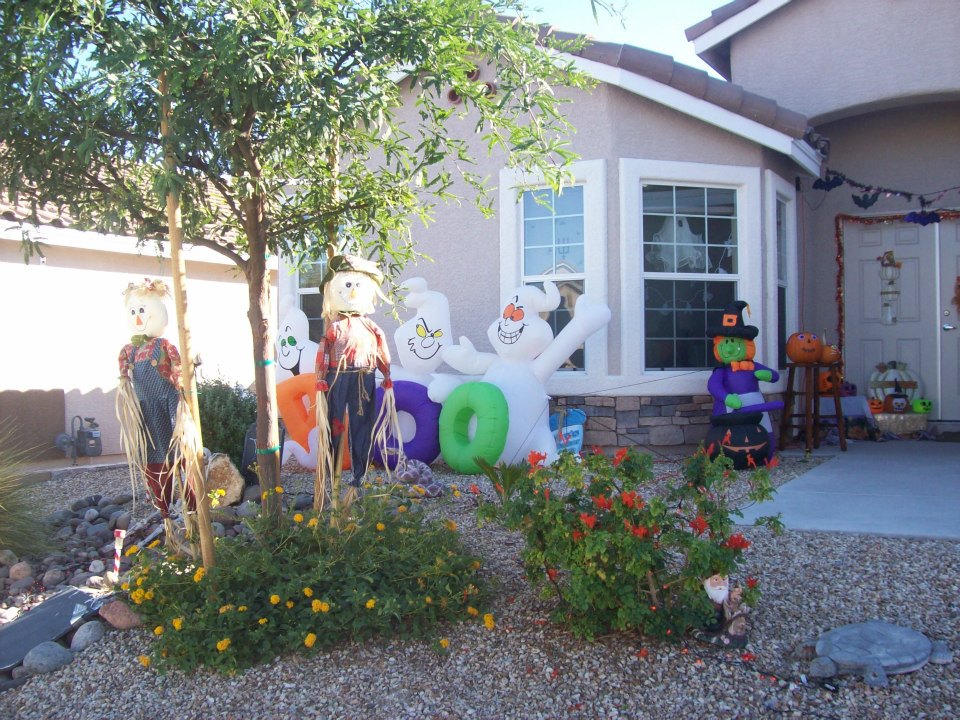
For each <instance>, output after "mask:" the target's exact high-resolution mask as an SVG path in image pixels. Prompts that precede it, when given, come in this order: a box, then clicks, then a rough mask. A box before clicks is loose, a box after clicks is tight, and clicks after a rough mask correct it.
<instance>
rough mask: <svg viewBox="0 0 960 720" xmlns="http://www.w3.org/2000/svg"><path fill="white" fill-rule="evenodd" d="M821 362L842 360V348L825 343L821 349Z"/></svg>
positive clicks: (827, 362)
mask: <svg viewBox="0 0 960 720" xmlns="http://www.w3.org/2000/svg"><path fill="white" fill-rule="evenodd" d="M820 362H822V363H826V364H827V365H833V364H834V363H838V362H840V348H839V347H838V346H836V345H824V346H823V350H821V351H820Z"/></svg>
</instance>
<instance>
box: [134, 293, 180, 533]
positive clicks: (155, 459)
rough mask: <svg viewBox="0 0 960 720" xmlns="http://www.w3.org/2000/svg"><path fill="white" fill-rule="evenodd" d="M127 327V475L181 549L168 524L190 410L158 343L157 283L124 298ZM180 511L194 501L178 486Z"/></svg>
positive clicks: (175, 359)
mask: <svg viewBox="0 0 960 720" xmlns="http://www.w3.org/2000/svg"><path fill="white" fill-rule="evenodd" d="M123 295H124V304H125V306H126V315H127V322H128V323H129V325H130V329H131V330H133V333H134V334H133V336H132V337H131V338H130V342H129V343H127V344H126V345H124V346H123V349H122V350H121V351H120V357H119V363H120V384H119V390H118V392H117V418H118V419H119V420H120V433H121V441H122V445H123V448H124V451H125V453H126V455H127V460H128V461H129V463H130V470H131V473H133V474H138V475H140V476H141V477H143V479H144V482H145V484H146V486H147V490H148V491H149V493H150V499H151V501H152V503H153V505H154V506H155V507H156V508H157V510H159V511H160V516H161V517H162V518H163V524H164V530H165V532H166V537H167V545H168V546H170V547H172V548H174V549H176V550H180V549H181V543H180V535H179V532H178V531H177V530H176V528H175V527H174V524H173V520H172V519H171V518H170V506H171V505H172V504H173V495H174V480H175V477H176V475H177V471H178V470H180V469H181V465H182V460H183V457H184V454H185V453H184V449H185V448H186V447H188V446H189V444H190V443H189V440H190V438H189V437H188V436H189V435H191V434H193V433H192V432H191V430H190V428H192V421H191V420H190V419H189V410H188V409H187V407H186V403H185V401H184V399H183V390H182V388H181V386H180V353H179V352H178V350H177V347H176V346H175V345H174V344H173V343H171V342H170V341H169V340H167V339H166V338H164V337H162V336H163V333H164V331H165V330H166V327H167V308H166V306H165V305H164V302H163V301H164V299H165V298H167V297H169V296H170V291H169V289H168V287H167V285H166V283H164V282H163V281H162V280H150V279H149V278H146V279H145V280H144V281H143V282H142V283H130V284H129V285H127V289H126V290H124V292H123ZM181 495H182V497H183V499H184V505H185V508H184V509H185V511H187V513H193V512H194V511H195V510H196V498H195V496H194V494H193V491H192V490H190V488H189V487H187V485H186V483H183V484H182V486H181Z"/></svg>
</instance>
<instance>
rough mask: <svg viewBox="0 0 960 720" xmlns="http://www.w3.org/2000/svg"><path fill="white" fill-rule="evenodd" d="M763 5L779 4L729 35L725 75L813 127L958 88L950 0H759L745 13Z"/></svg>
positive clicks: (958, 21) (954, 12) (956, 13)
mask: <svg viewBox="0 0 960 720" xmlns="http://www.w3.org/2000/svg"><path fill="white" fill-rule="evenodd" d="M764 5H770V6H773V5H783V7H781V8H779V9H777V10H776V11H775V12H772V13H771V14H769V15H767V16H766V17H764V18H762V19H761V20H759V21H757V22H756V23H754V24H752V25H750V26H749V27H747V28H745V29H744V30H743V31H741V32H739V33H737V34H736V35H734V36H733V37H732V38H731V40H730V66H731V79H732V80H733V81H734V82H737V83H739V84H741V85H743V86H744V87H746V88H749V89H750V90H752V91H753V92H756V93H759V94H761V95H766V96H768V97H772V98H775V99H776V100H777V101H778V102H780V103H782V104H783V105H786V106H787V107H789V108H792V109H794V110H797V111H799V112H802V113H805V114H806V115H808V116H809V117H810V119H811V121H812V122H813V124H814V125H816V126H818V129H819V126H820V124H821V123H823V122H826V121H829V120H831V119H834V118H836V117H842V116H845V115H851V114H860V113H862V112H865V111H868V110H875V109H881V108H883V107H889V106H891V105H900V104H903V103H915V102H924V101H927V100H929V99H931V98H935V97H938V96H943V95H945V94H952V93H955V92H956V86H957V81H956V73H955V69H956V68H957V66H958V64H960V47H958V45H957V42H956V39H957V38H958V37H960V6H958V5H957V3H956V2H955V1H954V0H923V2H920V3H917V2H902V1H901V0H870V1H869V2H864V0H793V2H788V3H786V4H783V3H782V2H775V3H771V2H769V1H767V2H758V3H757V4H756V6H755V7H754V8H752V9H759V8H761V7H762V6H764ZM744 14H746V13H744ZM918 46H922V47H918Z"/></svg>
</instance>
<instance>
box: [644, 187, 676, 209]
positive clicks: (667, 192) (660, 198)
mask: <svg viewBox="0 0 960 720" xmlns="http://www.w3.org/2000/svg"><path fill="white" fill-rule="evenodd" d="M643 212H644V213H667V214H670V215H672V214H673V186H671V185H644V186H643Z"/></svg>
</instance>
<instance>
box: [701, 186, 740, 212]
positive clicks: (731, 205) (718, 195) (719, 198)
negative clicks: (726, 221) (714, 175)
mask: <svg viewBox="0 0 960 720" xmlns="http://www.w3.org/2000/svg"><path fill="white" fill-rule="evenodd" d="M707 214H708V215H723V216H725V217H733V216H735V215H736V214H737V191H736V190H728V189H724V188H707Z"/></svg>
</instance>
